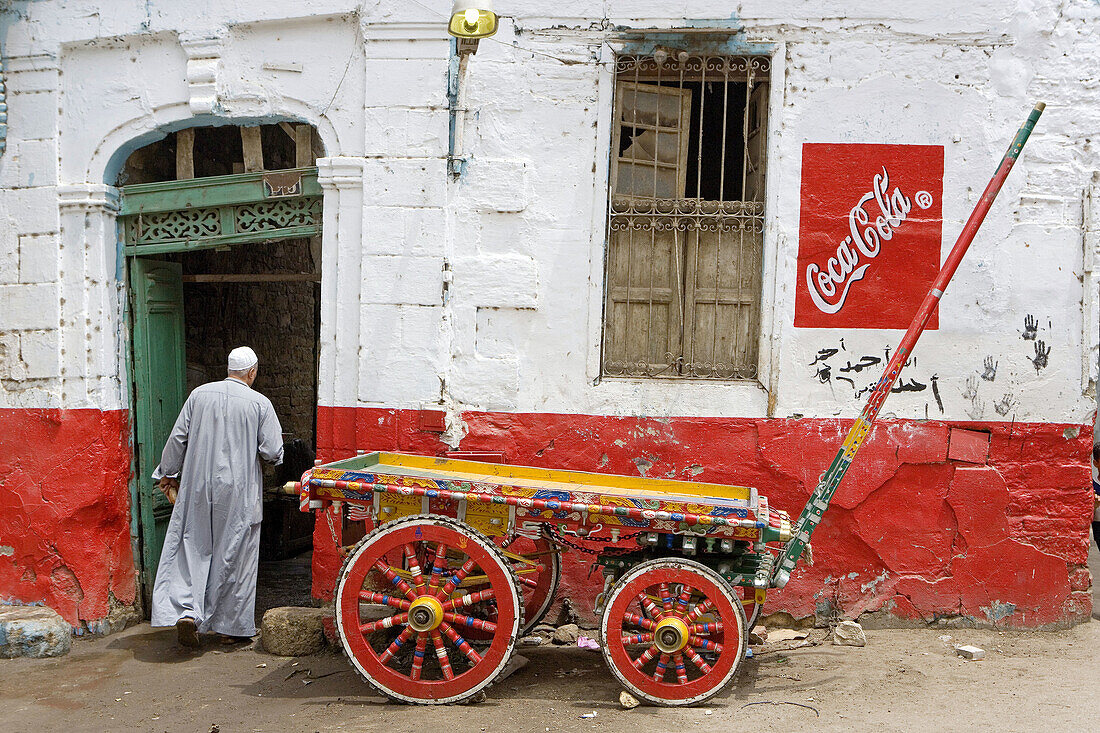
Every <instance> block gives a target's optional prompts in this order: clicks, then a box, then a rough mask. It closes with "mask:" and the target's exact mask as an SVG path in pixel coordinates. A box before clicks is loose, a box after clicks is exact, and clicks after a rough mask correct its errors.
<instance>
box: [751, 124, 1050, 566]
mask: <svg viewBox="0 0 1100 733" xmlns="http://www.w3.org/2000/svg"><path fill="white" fill-rule="evenodd" d="M1045 108H1046V105H1045V104H1043V103H1042V102H1040V103H1038V104H1036V105H1035V108H1034V109H1033V110H1031V114H1030V115H1028V118H1027V121H1026V122H1024V124H1023V126H1022V127H1020V129H1019V131H1018V132H1017V133H1016V137H1015V138H1014V139H1013V140H1012V144H1011V145H1009V146H1008V152H1006V153H1005V155H1004V157H1003V158H1001V164H1000V165H999V166H997V172H996V173H994V174H993V179H992V180H991V181H990V182H989V185H987V186H986V187H985V191H984V192H983V193H982V198H981V200H980V201H978V205H977V206H975V207H974V211H973V212H972V213H971V214H970V218H969V219H967V220H966V225H965V226H964V227H963V229H962V231H961V232H960V233H959V238H958V239H957V240H955V246H954V247H952V248H951V253H950V254H949V255H947V260H946V261H945V262H944V263H943V267H942V268H941V269H940V274H939V275H937V276H936V281H935V282H934V283H933V284H932V289H931V290H929V291H928V295H926V296H925V298H924V302H922V303H921V305H920V308H919V309H917V314H916V316H914V317H913V322H912V323H910V324H909V330H908V331H906V332H905V337H904V338H903V339H902V340H901V344H900V345H899V346H898V348H897V350H896V351H895V352H894V356H893V358H891V359H890V362H889V363H888V364H887V365H886V370H885V371H884V372H883V374H882V377H881V378H880V379H879V380H878V383H877V384H875V388H874V389H873V390H872V391H871V397H870V398H869V399H868V400H867V404H866V405H865V406H864V407H863V412H861V413H860V414H859V417H858V418H856V422H855V425H853V426H852V429H851V430H850V431H848V437H846V438H845V439H844V443H843V444H842V445H841V446H840V450H839V451H838V452H837V454H836V458H834V459H833V462H832V464H830V466H829V470H827V471H826V472H825V473H824V474H822V476H821V480H820V481H819V482H818V484H817V488H815V489H814V491H813V493H812V494H811V495H810V499H809V501H808V502H807V503H806V508H805V509H803V510H802V514H801V515H800V516H799V517H798V522H797V523H796V524H795V527H794V536H793V537H792V538H791V540H790V541H789V542H788V543H787V545H786V547H784V548H783V554H782V555H781V556H780V558H779V562H778V563H777V564H776V567H775V570H774V571H773V576H772V585H773V586H774V587H776V588H782V587H783V586H784V585H786V584H787V581H788V580H789V579H790V577H791V573H792V572H793V571H794V568H795V566H796V565H797V564H798V558H799V557H800V556H801V555H802V551H803V550H804V549H805V548H806V545H808V544H809V543H810V535H812V534H813V531H814V529H816V528H817V525H818V523H819V522H821V516H822V514H824V513H825V510H826V509H828V508H829V502H830V501H831V500H832V498H833V494H835V493H836V490H837V488H838V487H839V486H840V482H841V481H843V480H844V474H846V473H847V472H848V467H849V466H851V465H852V461H853V460H854V459H855V456H856V453H857V452H858V451H859V447H860V446H861V445H862V444H863V440H864V438H866V437H867V433H868V432H870V430H871V425H872V424H873V423H874V421H875V418H876V417H878V413H879V410H881V409H882V403H883V402H885V401H886V398H887V396H889V394H890V390H891V389H892V388H893V386H894V382H895V381H897V378H898V373H899V372H900V371H901V368H902V366H904V364H905V361H906V359H908V358H909V355H910V354H911V353H912V352H913V346H914V345H915V344H916V343H917V339H918V338H920V335H921V333H923V332H924V327H925V326H926V325H927V324H928V319H929V318H930V317H931V316H932V313H933V312H934V311H935V310H936V306H938V305H939V302H940V298H941V297H943V291H944V290H945V289H946V288H947V283H949V282H950V281H951V277H952V276H953V275H954V274H955V270H956V269H957V268H958V266H959V262H961V261H962V258H963V255H965V254H966V250H967V249H968V248H969V247H970V243H971V242H972V241H973V240H974V235H975V234H977V232H978V227H980V226H981V225H982V221H984V220H985V215H986V214H987V213H988V212H989V207H990V206H991V205H992V204H993V199H995V198H997V194H998V193H999V192H1000V190H1001V186H1002V185H1003V184H1004V182H1005V179H1006V178H1008V173H1009V171H1011V170H1012V166H1013V164H1015V162H1016V159H1017V158H1018V157H1019V156H1020V151H1021V150H1023V147H1024V143H1026V142H1027V138H1028V136H1029V135H1031V131H1032V130H1033V129H1035V123H1036V122H1038V121H1039V115H1041V114H1042V113H1043V110H1044V109H1045Z"/></svg>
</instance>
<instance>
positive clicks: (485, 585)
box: [336, 515, 523, 704]
mask: <svg viewBox="0 0 1100 733" xmlns="http://www.w3.org/2000/svg"><path fill="white" fill-rule="evenodd" d="M467 578H472V579H477V587H478V588H479V590H476V591H473V592H471V589H469V588H464V587H463V583H464V582H465V581H466V579H467ZM522 617H523V600H522V596H520V594H519V590H518V588H517V583H516V579H515V574H514V573H513V571H512V567H511V565H510V563H509V562H508V560H507V559H506V558H505V557H504V556H503V554H502V553H501V551H500V550H499V549H498V548H497V547H496V545H494V544H493V542H492V541H491V540H490V539H488V538H487V537H485V536H484V535H482V534H481V533H479V532H477V531H475V530H473V529H471V528H469V527H467V526H465V525H462V524H460V523H459V522H456V521H455V520H453V519H448V518H446V517H436V516H430V515H429V516H426V517H425V516H420V517H408V518H406V519H400V520H397V521H395V522H391V523H389V524H385V525H382V526H381V527H379V528H377V529H375V530H374V531H372V532H371V533H370V534H368V535H367V536H366V537H364V538H363V539H362V541H361V542H360V543H359V545H358V546H357V547H356V548H355V549H354V550H353V551H352V553H351V554H350V555H349V556H348V559H347V561H346V562H345V564H344V569H343V572H342V573H341V578H340V582H339V585H338V586H337V592H336V626H337V630H338V631H339V634H340V639H341V642H342V643H343V646H344V650H345V651H346V652H347V654H348V658H349V659H350V660H351V663H352V665H353V666H354V667H355V668H356V669H357V670H358V671H359V672H360V673H361V674H362V675H363V677H364V678H365V679H366V681H367V682H368V683H369V684H370V685H371V686H372V687H374V688H375V689H376V690H378V691H379V692H381V693H382V694H384V695H387V696H389V697H392V698H394V699H397V700H403V701H405V702H413V703H423V704H443V703H455V702H461V701H462V700H465V699H467V698H469V697H471V696H473V695H475V694H476V693H477V692H479V691H480V690H483V689H485V688H486V687H488V686H489V685H490V684H492V683H493V681H494V680H496V678H497V677H498V676H500V674H501V672H503V670H504V667H505V665H507V663H508V660H509V659H510V658H511V656H512V651H513V649H514V647H515V642H516V636H517V634H518V631H519V625H520V619H521V618H522ZM467 630H477V631H478V632H479V635H480V636H481V637H482V638H481V639H473V638H470V639H467V638H464V634H466V632H467Z"/></svg>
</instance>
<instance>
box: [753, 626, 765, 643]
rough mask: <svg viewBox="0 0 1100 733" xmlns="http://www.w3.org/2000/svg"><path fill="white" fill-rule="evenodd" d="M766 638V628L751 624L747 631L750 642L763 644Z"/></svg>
mask: <svg viewBox="0 0 1100 733" xmlns="http://www.w3.org/2000/svg"><path fill="white" fill-rule="evenodd" d="M767 640H768V630H767V628H765V627H763V626H753V627H752V631H750V632H749V643H750V644H763V643H765V642H767Z"/></svg>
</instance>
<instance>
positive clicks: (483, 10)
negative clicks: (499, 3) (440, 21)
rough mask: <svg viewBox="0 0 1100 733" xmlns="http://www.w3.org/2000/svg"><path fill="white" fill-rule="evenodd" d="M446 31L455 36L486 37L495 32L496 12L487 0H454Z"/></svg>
mask: <svg viewBox="0 0 1100 733" xmlns="http://www.w3.org/2000/svg"><path fill="white" fill-rule="evenodd" d="M447 32H448V33H450V34H451V35H452V36H455V37H457V38H488V37H489V36H491V35H493V34H494V33H496V32H497V14H496V13H494V12H493V4H492V3H491V2H489V0H455V4H454V7H453V8H451V22H450V23H448V24H447Z"/></svg>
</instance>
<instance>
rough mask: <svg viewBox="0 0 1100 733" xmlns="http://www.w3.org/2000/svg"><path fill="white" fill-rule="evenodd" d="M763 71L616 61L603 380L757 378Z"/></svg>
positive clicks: (766, 65)
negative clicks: (615, 378)
mask: <svg viewBox="0 0 1100 733" xmlns="http://www.w3.org/2000/svg"><path fill="white" fill-rule="evenodd" d="M770 70H771V61H770V59H769V58H768V57H766V56H708V55H693V54H689V53H684V52H681V53H679V54H669V53H659V54H655V55H654V56H638V55H628V54H624V55H619V56H618V57H617V58H616V61H615V100H614V113H613V114H614V118H613V123H612V148H611V151H610V153H611V175H610V180H609V192H608V196H609V201H608V219H607V236H608V253H607V270H606V278H605V282H606V302H605V307H604V324H603V326H604V333H603V358H602V374H603V375H604V376H611V377H668V378H696V379H723V380H736V379H753V378H755V377H756V373H757V366H756V364H757V354H758V339H759V318H760V286H761V263H762V259H763V258H762V255H763V252H762V250H763V232H764V203H763V200H764V182H765V179H764V170H765V163H766V161H765V150H766V147H765V140H766V132H767V96H768V95H767V89H768V83H769V76H770Z"/></svg>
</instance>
